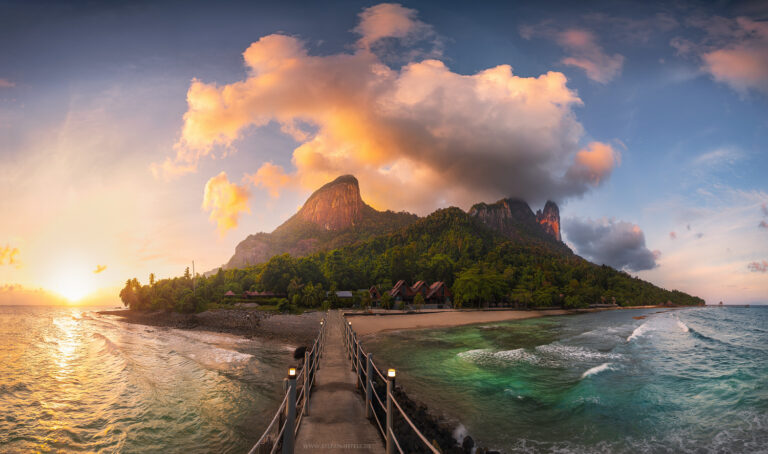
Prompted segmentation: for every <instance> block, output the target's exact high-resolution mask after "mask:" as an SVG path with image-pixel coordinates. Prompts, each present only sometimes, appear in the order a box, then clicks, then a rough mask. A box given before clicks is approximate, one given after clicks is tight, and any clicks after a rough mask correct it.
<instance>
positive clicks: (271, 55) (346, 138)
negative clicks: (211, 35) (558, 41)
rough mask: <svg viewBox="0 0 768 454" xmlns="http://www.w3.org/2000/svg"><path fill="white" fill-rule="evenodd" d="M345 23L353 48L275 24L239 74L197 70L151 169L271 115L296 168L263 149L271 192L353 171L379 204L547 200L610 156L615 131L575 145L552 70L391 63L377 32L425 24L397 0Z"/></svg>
mask: <svg viewBox="0 0 768 454" xmlns="http://www.w3.org/2000/svg"><path fill="white" fill-rule="evenodd" d="M355 30H356V31H357V33H358V34H360V35H361V38H360V41H359V42H358V46H357V47H356V50H355V51H354V52H353V53H341V54H335V55H325V56H313V55H310V54H309V53H308V51H307V50H306V48H305V46H304V44H303V43H302V42H301V41H300V40H299V39H297V38H295V37H291V36H286V35H281V34H273V35H268V36H265V37H262V38H261V39H259V40H258V41H257V42H255V43H253V44H251V45H250V47H249V48H248V49H247V50H246V51H245V52H244V53H243V58H244V61H245V64H246V66H247V67H248V69H249V71H248V77H247V78H246V79H245V80H242V81H239V82H234V83H231V84H227V85H221V86H220V85H217V84H215V83H205V82H202V81H199V80H193V82H192V84H191V85H190V88H189V91H188V93H187V103H188V110H187V112H186V113H185V114H184V124H183V127H182V131H181V137H180V140H179V141H178V143H177V145H176V156H175V158H173V159H168V160H166V161H165V163H163V164H161V165H159V166H156V170H157V171H159V172H167V173H168V174H173V173H183V172H188V171H194V170H195V169H196V168H197V163H198V161H199V160H200V159H203V158H205V157H206V156H210V155H219V154H220V153H226V152H228V151H230V150H231V149H232V148H233V147H234V145H235V142H236V141H237V140H238V139H239V138H241V137H242V136H243V134H245V132H246V131H248V130H250V129H251V128H252V127H254V126H256V127H259V126H264V125H266V124H267V123H269V122H272V121H274V122H277V123H279V124H280V125H281V127H282V128H283V131H285V132H287V133H289V134H290V135H291V136H292V137H293V138H294V139H295V140H297V141H298V142H300V145H299V146H298V147H297V148H296V149H295V150H293V155H292V165H293V167H294V168H295V170H293V169H285V168H282V167H280V166H277V165H274V164H272V163H265V164H264V165H263V166H262V168H261V169H259V170H258V171H257V172H256V173H255V174H253V175H250V176H249V177H248V181H250V182H251V183H252V184H254V185H255V186H257V187H263V188H265V189H267V190H268V191H269V193H270V195H272V196H273V197H277V196H278V195H279V193H280V190H281V189H282V188H283V187H291V186H294V187H301V188H303V189H315V188H316V187H317V186H319V185H321V184H323V183H325V182H327V181H329V180H332V179H333V178H335V177H337V176H338V175H341V174H354V175H356V176H357V177H358V179H360V181H361V184H362V190H363V193H364V194H363V195H364V197H366V199H367V200H369V201H370V202H371V203H372V204H374V206H379V207H387V208H395V209H408V210H411V211H416V212H427V211H431V210H432V209H434V208H435V206H444V205H445V204H446V203H450V204H456V205H460V206H468V205H470V204H472V203H475V202H477V201H478V200H495V199H496V198H499V197H506V196H516V197H521V198H525V199H527V200H528V201H529V202H531V203H543V202H544V201H545V200H547V199H557V200H562V199H565V198H568V197H571V196H576V195H580V194H583V193H585V192H586V191H588V190H589V189H590V188H593V187H595V186H596V185H599V184H600V183H602V182H603V181H604V180H605V179H606V178H607V177H608V176H609V175H610V173H611V171H612V170H613V168H614V166H615V165H617V164H618V162H619V152H618V151H616V150H614V149H613V147H612V146H611V145H609V144H607V143H601V142H593V143H589V144H585V145H583V146H582V143H581V140H582V139H583V137H584V131H583V127H582V125H581V124H580V123H579V122H578V121H577V120H576V117H575V114H574V112H573V109H574V108H575V107H577V106H580V105H581V104H582V101H581V99H580V98H579V97H578V95H577V94H576V92H575V91H573V90H571V89H569V88H568V86H567V79H566V77H565V76H564V75H563V74H562V73H559V72H548V73H546V74H542V75H540V76H538V77H520V76H517V75H515V74H514V73H513V71H512V68H511V67H510V66H509V65H499V66H496V67H493V68H489V69H485V70H482V71H480V72H477V73H475V74H471V75H463V74H458V73H455V72H453V71H451V70H450V69H449V68H448V67H447V66H446V65H445V63H443V62H442V61H440V60H437V59H425V60H421V61H412V62H410V63H407V64H405V65H403V66H402V67H400V68H399V69H392V68H390V67H389V66H387V65H386V64H385V63H384V62H383V60H382V59H381V58H380V57H379V56H378V55H377V54H376V52H373V51H371V49H370V48H374V47H375V43H376V42H378V41H380V40H382V39H383V38H384V37H386V38H390V39H394V40H398V41H400V42H401V44H402V42H404V40H405V41H407V40H408V39H413V37H414V36H418V35H419V34H420V33H422V34H423V33H431V29H428V28H427V29H426V31H425V27H424V26H423V24H421V23H420V22H418V20H417V19H416V13H415V11H414V10H411V9H408V8H403V7H401V6H399V5H378V6H375V7H372V8H369V9H366V10H364V11H363V13H362V14H361V23H360V25H359V26H358V27H357V28H356V29H355ZM393 188H397V191H393Z"/></svg>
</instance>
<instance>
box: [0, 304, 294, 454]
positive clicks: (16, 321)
mask: <svg viewBox="0 0 768 454" xmlns="http://www.w3.org/2000/svg"><path fill="white" fill-rule="evenodd" d="M294 347H295V346H290V345H285V344H282V343H279V342H272V341H264V340H259V339H245V338H243V337H238V336H233V335H227V334H217V333H208V332H200V331H187V330H179V329H173V328H160V327H151V326H144V325H138V324H131V323H125V322H121V321H119V320H118V319H117V318H116V317H113V316H107V315H99V314H98V313H96V311H95V310H84V309H79V308H69V307H30V306H0V452H1V453H30V452H108V453H112V452H120V453H148V452H152V453H158V452H162V453H193V452H194V453H197V452H215V453H245V452H248V450H249V449H250V448H251V446H252V445H253V444H254V443H255V442H256V441H257V440H258V438H259V437H260V435H261V431H262V430H263V429H264V428H265V427H266V426H267V424H268V423H269V421H270V420H271V418H272V416H273V412H274V411H275V409H276V408H277V407H278V406H279V404H280V400H281V397H282V392H281V391H282V386H283V384H282V378H283V377H284V376H285V370H286V368H287V367H288V365H289V364H290V362H291V361H292V358H293V354H292V353H293V348H294Z"/></svg>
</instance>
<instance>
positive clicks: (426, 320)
mask: <svg viewBox="0 0 768 454" xmlns="http://www.w3.org/2000/svg"><path fill="white" fill-rule="evenodd" d="M578 313H580V311H572V310H564V309H556V310H546V311H520V310H486V311H479V310H445V311H439V312H438V311H424V312H414V313H410V314H403V313H392V314H380V313H377V314H376V315H362V314H361V315H354V314H347V317H348V319H349V321H351V322H352V326H353V327H354V329H355V332H357V334H358V335H360V336H365V335H368V334H376V333H380V332H383V331H397V330H401V329H423V328H445V327H449V326H460V325H471V324H475V323H489V322H503V321H508V320H524V319H527V318H536V317H545V316H548V315H566V314H578Z"/></svg>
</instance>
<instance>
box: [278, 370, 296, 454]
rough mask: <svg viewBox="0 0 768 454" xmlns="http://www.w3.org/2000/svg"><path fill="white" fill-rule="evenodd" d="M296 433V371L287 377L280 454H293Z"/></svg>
mask: <svg viewBox="0 0 768 454" xmlns="http://www.w3.org/2000/svg"><path fill="white" fill-rule="evenodd" d="M295 433H296V369H294V373H293V375H289V376H288V402H287V403H286V407H285V429H284V431H283V449H282V451H281V452H282V454H293V446H294V441H295V440H294V436H295Z"/></svg>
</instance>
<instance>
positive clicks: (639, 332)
mask: <svg viewBox="0 0 768 454" xmlns="http://www.w3.org/2000/svg"><path fill="white" fill-rule="evenodd" d="M649 323H651V322H650V321H647V322H645V323H643V324H642V325H640V326H638V327H637V328H635V330H634V331H632V334H630V335H629V337H627V342H632V340H633V339H637V338H638V337H640V336H642V335H643V334H645V333H646V332H647V331H648V330H649V329H650V325H649Z"/></svg>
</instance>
